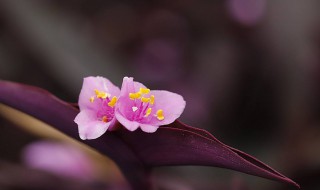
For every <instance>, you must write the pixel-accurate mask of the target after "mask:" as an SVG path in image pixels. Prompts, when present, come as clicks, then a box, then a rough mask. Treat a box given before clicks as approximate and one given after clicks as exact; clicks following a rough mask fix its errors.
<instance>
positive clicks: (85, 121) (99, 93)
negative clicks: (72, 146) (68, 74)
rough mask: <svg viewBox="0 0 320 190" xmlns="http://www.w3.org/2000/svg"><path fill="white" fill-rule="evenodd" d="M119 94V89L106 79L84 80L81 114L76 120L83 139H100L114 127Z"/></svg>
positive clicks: (89, 78) (80, 101) (80, 104)
mask: <svg viewBox="0 0 320 190" xmlns="http://www.w3.org/2000/svg"><path fill="white" fill-rule="evenodd" d="M119 94H120V90H119V88H118V87H117V86H115V85H114V84H112V83H111V82H110V81H109V80H108V79H106V78H103V77H87V78H84V81H83V86H82V89H81V92H80V96H79V108H80V113H79V114H78V115H77V117H76V118H75V120H74V121H75V122H76V123H77V124H78V128H79V135H80V138H81V139H83V140H85V139H95V138H98V137H100V136H101V135H103V134H104V133H105V132H106V131H107V129H108V128H109V127H112V126H113V125H114V123H115V117H114V112H115V106H116V104H117V100H118V96H119Z"/></svg>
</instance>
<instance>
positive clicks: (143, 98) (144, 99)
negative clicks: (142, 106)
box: [141, 97, 150, 103]
mask: <svg viewBox="0 0 320 190" xmlns="http://www.w3.org/2000/svg"><path fill="white" fill-rule="evenodd" d="M149 101H150V98H145V97H142V98H141V102H143V103H148V102H149Z"/></svg>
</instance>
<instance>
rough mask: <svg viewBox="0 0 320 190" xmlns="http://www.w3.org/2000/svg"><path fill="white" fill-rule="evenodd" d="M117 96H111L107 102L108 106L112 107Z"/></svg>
mask: <svg viewBox="0 0 320 190" xmlns="http://www.w3.org/2000/svg"><path fill="white" fill-rule="evenodd" d="M117 100H118V99H117V97H116V96H113V97H112V99H111V101H110V102H109V103H108V106H110V107H112V108H113V107H114V105H116V103H117Z"/></svg>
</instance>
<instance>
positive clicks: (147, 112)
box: [144, 108, 152, 117]
mask: <svg viewBox="0 0 320 190" xmlns="http://www.w3.org/2000/svg"><path fill="white" fill-rule="evenodd" d="M151 111H152V109H151V108H148V109H147V111H146V114H145V115H144V117H148V116H149V115H150V114H151Z"/></svg>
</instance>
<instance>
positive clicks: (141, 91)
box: [139, 88, 150, 94]
mask: <svg viewBox="0 0 320 190" xmlns="http://www.w3.org/2000/svg"><path fill="white" fill-rule="evenodd" d="M139 92H140V93H141V94H149V92H150V89H149V88H140V91H139Z"/></svg>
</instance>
